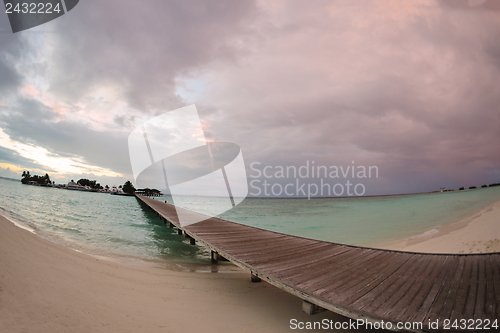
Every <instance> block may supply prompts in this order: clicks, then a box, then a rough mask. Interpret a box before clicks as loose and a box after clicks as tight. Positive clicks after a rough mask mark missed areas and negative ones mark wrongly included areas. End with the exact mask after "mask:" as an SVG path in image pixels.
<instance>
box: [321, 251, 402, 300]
mask: <svg viewBox="0 0 500 333" xmlns="http://www.w3.org/2000/svg"><path fill="white" fill-rule="evenodd" d="M385 255H386V257H385V260H384V261H383V262H376V263H375V265H374V267H369V270H367V272H366V273H367V274H364V275H358V276H355V277H353V278H352V280H351V281H349V282H347V283H345V284H343V285H342V286H341V287H337V288H335V290H334V291H333V290H326V291H325V292H323V293H321V294H319V296H321V297H325V298H327V299H331V300H332V301H334V302H340V303H345V304H348V305H350V304H351V303H352V302H354V301H356V300H357V299H358V298H360V297H362V296H364V295H365V294H366V293H368V292H369V291H370V290H372V289H373V288H375V286H377V285H378V283H379V282H380V281H382V280H384V279H385V278H387V276H389V275H390V274H392V273H393V272H394V271H396V270H397V269H399V267H400V266H401V265H402V264H403V263H404V262H405V261H406V260H405V259H404V258H403V257H402V256H398V255H397V254H395V253H394V252H387V253H385ZM408 258H409V257H408ZM390 267H392V270H391V268H390ZM332 291H333V292H332Z"/></svg>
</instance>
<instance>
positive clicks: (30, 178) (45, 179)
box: [21, 171, 161, 196]
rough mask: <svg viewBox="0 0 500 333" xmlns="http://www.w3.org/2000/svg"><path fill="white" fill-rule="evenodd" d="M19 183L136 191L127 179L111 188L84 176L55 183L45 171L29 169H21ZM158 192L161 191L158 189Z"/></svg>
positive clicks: (117, 193)
mask: <svg viewBox="0 0 500 333" xmlns="http://www.w3.org/2000/svg"><path fill="white" fill-rule="evenodd" d="M21 183H23V184H25V185H35V186H44V187H55V188H60V189H66V190H74V191H87V192H98V193H109V194H113V195H129V196H133V195H134V193H135V191H136V189H135V187H134V185H133V184H132V182H130V181H129V180H127V181H126V182H125V184H123V185H120V186H118V187H116V186H112V187H111V188H110V187H109V186H108V185H105V186H102V185H101V184H100V183H98V182H97V181H96V180H90V179H86V178H81V179H79V180H78V181H77V182H76V183H75V181H74V180H73V179H72V180H71V181H70V182H69V183H68V184H56V183H55V181H51V179H50V176H49V175H48V174H47V173H46V174H45V176H39V175H31V174H30V172H29V171H23V173H22V175H21ZM148 190H149V189H148ZM150 191H151V190H150ZM154 191H158V190H154ZM158 193H161V192H160V191H158Z"/></svg>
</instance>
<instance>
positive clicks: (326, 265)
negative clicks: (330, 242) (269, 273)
mask: <svg viewBox="0 0 500 333" xmlns="http://www.w3.org/2000/svg"><path fill="white" fill-rule="evenodd" d="M363 254H364V252H363V251H361V250H360V249H352V250H350V251H346V252H343V253H340V254H338V255H336V256H332V257H330V258H327V259H325V260H323V261H321V262H319V265H315V266H316V268H315V269H314V270H312V269H311V270H303V269H297V270H294V271H289V272H288V274H287V276H286V277H284V276H282V277H281V278H282V279H283V280H284V281H288V282H289V283H293V284H294V285H296V286H298V285H300V284H301V283H304V282H306V281H308V280H310V279H312V278H315V277H321V276H324V275H325V274H329V273H330V272H331V271H332V270H333V271H335V270H339V269H342V267H344V266H345V265H347V264H348V263H349V262H350V261H352V260H356V259H358V258H360V257H362V256H363Z"/></svg>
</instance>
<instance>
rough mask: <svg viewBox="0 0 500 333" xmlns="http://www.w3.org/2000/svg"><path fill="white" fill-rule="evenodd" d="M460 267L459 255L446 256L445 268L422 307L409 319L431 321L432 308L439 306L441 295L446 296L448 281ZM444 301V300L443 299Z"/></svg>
mask: <svg viewBox="0 0 500 333" xmlns="http://www.w3.org/2000/svg"><path fill="white" fill-rule="evenodd" d="M457 269H458V257H457V256H446V262H445V263H444V264H443V268H442V269H441V272H439V275H438V277H437V278H436V280H435V281H434V282H433V284H432V287H431V290H430V291H429V294H427V297H426V298H425V300H424V303H422V305H421V306H420V309H418V311H417V312H416V313H415V314H413V315H412V316H410V317H409V319H408V320H407V321H414V322H424V323H427V322H429V316H430V314H431V310H432V309H433V308H434V307H435V306H438V305H437V304H438V300H439V297H441V296H442V297H444V298H446V293H447V292H448V289H449V285H447V283H446V282H447V281H449V280H450V279H451V277H452V276H453V275H454V274H455V271H456V270H457ZM443 302H444V300H443Z"/></svg>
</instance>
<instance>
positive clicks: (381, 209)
mask: <svg viewBox="0 0 500 333" xmlns="http://www.w3.org/2000/svg"><path fill="white" fill-rule="evenodd" d="M0 190H1V193H2V194H1V196H0V213H2V214H3V215H8V216H9V217H10V218H11V219H16V220H19V221H21V222H22V223H23V224H25V225H27V226H30V227H31V228H33V229H35V230H37V232H38V233H40V234H43V235H45V236H47V237H49V238H51V239H53V240H56V241H58V242H60V243H63V244H65V245H68V246H71V247H73V248H77V249H81V250H84V251H87V252H90V253H93V254H101V255H114V256H127V257H130V256H132V257H139V258H143V259H153V260H168V261H170V262H179V263H198V264H200V263H202V264H208V263H209V262H210V260H209V251H208V250H206V249H205V248H203V247H201V246H192V245H189V241H188V240H186V239H184V238H183V237H182V236H179V235H177V232H176V230H174V229H170V228H168V227H166V226H164V224H163V221H161V220H160V219H158V218H157V217H156V216H155V215H154V214H152V213H151V212H150V211H149V210H144V209H143V208H142V207H141V206H140V205H139V203H138V202H137V199H135V198H134V197H122V196H112V195H109V194H102V193H89V192H80V191H68V190H61V189H56V188H44V187H37V186H28V185H22V184H21V183H20V182H19V181H12V180H6V179H2V178H0ZM157 199H158V200H165V198H157ZM217 200H218V199H216V198H215V199H210V200H208V201H207V199H206V198H201V197H185V198H183V199H182V200H179V201H178V202H176V203H177V204H178V205H180V206H182V207H184V208H188V209H193V210H197V211H199V212H201V213H203V212H204V211H206V209H207V208H208V207H209V206H210V205H213V204H214V203H215V202H216V201H217ZM499 200H500V187H494V188H485V189H477V190H468V191H457V192H445V193H436V194H420V195H404V196H384V197H367V198H331V199H314V200H306V199H248V198H247V199H245V200H244V201H243V202H242V203H241V204H240V205H238V206H237V207H235V208H233V209H232V210H230V211H228V212H226V213H224V214H222V215H221V216H220V217H221V218H223V219H227V220H231V221H234V222H238V223H242V224H247V225H251V226H255V227H259V228H263V229H268V230H273V231H278V232H283V233H287V234H292V235H297V236H303V237H308V238H314V239H321V240H326V241H334V242H340V243H345V244H353V245H361V246H369V247H370V246H377V245H380V244H383V243H388V242H391V241H395V240H400V239H406V238H410V237H413V236H416V235H419V234H422V233H424V232H426V231H428V230H431V229H435V228H439V227H440V226H442V225H444V224H447V223H450V222H454V221H458V220H461V219H464V218H467V217H468V216H470V215H471V214H473V213H475V212H478V211H480V210H482V209H484V208H486V207H487V206H489V205H491V204H492V203H494V202H496V201H499Z"/></svg>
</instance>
